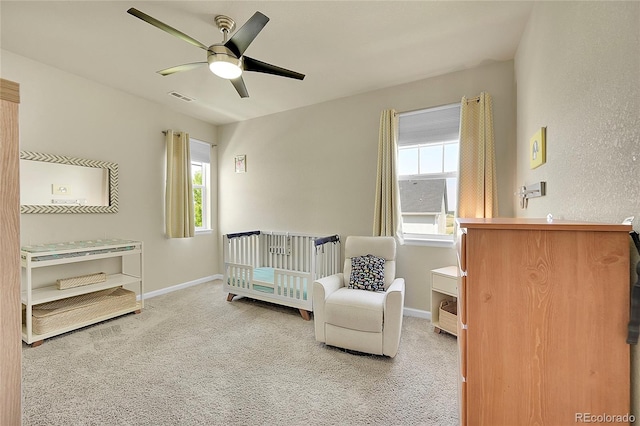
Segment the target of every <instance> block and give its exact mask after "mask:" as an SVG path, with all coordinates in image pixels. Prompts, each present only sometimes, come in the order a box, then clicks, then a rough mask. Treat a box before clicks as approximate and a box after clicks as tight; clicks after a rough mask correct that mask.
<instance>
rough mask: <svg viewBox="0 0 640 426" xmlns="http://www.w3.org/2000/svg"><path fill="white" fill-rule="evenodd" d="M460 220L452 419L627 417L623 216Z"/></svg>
mask: <svg viewBox="0 0 640 426" xmlns="http://www.w3.org/2000/svg"><path fill="white" fill-rule="evenodd" d="M458 225H459V229H460V236H459V239H458V256H459V266H460V272H461V280H460V283H459V286H458V347H459V367H460V386H459V397H460V423H461V424H462V425H490V426H499V425H509V426H513V425H553V426H560V425H575V424H576V423H586V421H585V419H587V417H589V418H590V419H591V420H592V421H591V423H594V421H593V420H598V419H599V418H598V417H596V416H625V415H627V423H628V415H629V411H630V347H629V345H628V344H627V343H626V333H627V324H628V321H629V293H630V281H631V279H630V267H629V231H631V226H629V225H610V224H593V223H579V222H567V221H554V222H553V223H547V221H546V220H544V219H543V220H535V219H533V220H532V219H459V220H458ZM616 419H617V420H622V423H624V420H625V418H624V417H620V418H616ZM601 420H602V421H601V423H607V421H606V420H607V419H606V418H605V417H602V419H601ZM597 423H600V422H597ZM608 423H611V418H609V421H608Z"/></svg>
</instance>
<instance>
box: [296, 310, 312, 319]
mask: <svg viewBox="0 0 640 426" xmlns="http://www.w3.org/2000/svg"><path fill="white" fill-rule="evenodd" d="M298 311H300V316H302V319H303V320H305V321H311V315H309V314H310V312H309V311H305V310H304V309H298Z"/></svg>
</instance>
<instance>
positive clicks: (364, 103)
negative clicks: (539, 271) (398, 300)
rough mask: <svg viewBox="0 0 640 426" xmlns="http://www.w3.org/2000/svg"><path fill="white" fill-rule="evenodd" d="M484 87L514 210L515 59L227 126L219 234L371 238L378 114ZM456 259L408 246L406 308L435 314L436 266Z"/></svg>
mask: <svg viewBox="0 0 640 426" xmlns="http://www.w3.org/2000/svg"><path fill="white" fill-rule="evenodd" d="M425 60H426V59H425ZM483 90H484V91H487V92H489V93H491V95H492V96H493V99H494V108H495V111H494V117H495V118H494V119H495V130H496V131H495V134H496V145H497V153H496V156H497V162H498V180H499V193H500V208H501V210H502V213H503V215H505V216H511V215H512V214H513V209H512V197H513V195H512V194H513V191H514V189H513V181H514V176H515V163H514V160H515V136H516V133H515V86H514V75H513V62H512V61H507V62H499V63H491V64H488V65H485V66H481V67H478V68H475V69H470V70H464V71H460V72H455V73H451V74H448V75H444V76H440V77H434V78H429V79H425V80H421V81H418V82H414V83H409V84H403V85H400V86H396V87H392V88H388V89H384V90H378V91H374V92H369V93H365V94H362V95H358V96H352V97H348V98H343V99H339V100H335V101H331V102H326V103H322V104H318V105H313V106H310V107H306V108H300V109H296V110H293V111H288V112H283V113H280V114H274V115H271V116H267V117H262V118H258V119H254V120H249V121H245V122H241V123H235V124H230V125H226V126H222V127H220V129H219V137H218V139H219V143H220V146H219V151H220V156H219V173H220V174H219V179H220V199H219V202H220V230H221V232H222V233H228V232H236V231H246V230H252V229H262V230H273V231H291V232H309V233H319V234H326V233H339V234H340V235H342V236H347V235H371V232H372V226H373V204H374V190H375V179H376V162H377V149H378V127H379V120H380V112H381V111H382V110H383V109H386V108H395V109H396V110H397V111H399V112H402V111H409V110H414V109H420V108H427V107H432V106H438V105H443V104H449V103H454V102H459V101H460V99H461V98H462V96H463V95H466V96H469V97H471V96H476V95H478V94H479V93H480V92H481V91H483ZM239 154H246V155H247V173H243V174H236V173H235V172H234V161H233V158H234V156H235V155H239ZM455 262H456V257H455V252H454V250H453V249H451V248H434V247H418V246H404V247H401V248H400V250H399V252H398V273H399V275H400V276H403V277H404V278H405V279H406V282H407V294H406V306H407V307H409V308H414V309H419V310H424V311H429V310H430V294H429V292H428V288H429V275H428V274H429V270H431V269H433V268H438V267H442V266H446V265H450V264H451V265H452V264H455Z"/></svg>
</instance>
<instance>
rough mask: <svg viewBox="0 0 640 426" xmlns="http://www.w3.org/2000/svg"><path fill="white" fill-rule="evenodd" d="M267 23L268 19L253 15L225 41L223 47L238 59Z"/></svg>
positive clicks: (258, 13) (259, 14) (261, 15)
mask: <svg viewBox="0 0 640 426" xmlns="http://www.w3.org/2000/svg"><path fill="white" fill-rule="evenodd" d="M267 22H269V18H267V17H266V16H265V15H263V14H262V13H260V12H256V13H254V14H253V16H252V17H251V18H249V20H248V21H247V22H245V24H244V25H243V26H242V28H240V29H239V30H238V31H236V32H235V33H234V34H233V36H232V37H231V38H230V39H229V40H227V42H226V43H225V44H224V45H225V47H226V48H227V49H229V50H231V51H232V52H233V53H234V55H236V56H237V57H238V58H239V57H240V56H242V54H243V53H244V51H245V50H247V47H249V45H250V44H251V42H252V41H253V39H255V38H256V36H257V35H258V33H259V32H260V31H262V29H263V28H264V26H265V25H267Z"/></svg>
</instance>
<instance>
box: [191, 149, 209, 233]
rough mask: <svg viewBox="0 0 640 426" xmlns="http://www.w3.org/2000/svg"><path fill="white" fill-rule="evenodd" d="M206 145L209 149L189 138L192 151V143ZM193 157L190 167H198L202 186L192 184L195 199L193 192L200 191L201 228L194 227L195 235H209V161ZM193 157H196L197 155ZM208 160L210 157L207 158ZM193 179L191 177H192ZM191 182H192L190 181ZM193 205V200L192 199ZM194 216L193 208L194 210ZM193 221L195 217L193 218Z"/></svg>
mask: <svg viewBox="0 0 640 426" xmlns="http://www.w3.org/2000/svg"><path fill="white" fill-rule="evenodd" d="M194 142H195V143H199V144H206V145H207V146H208V147H209V149H211V148H210V145H209V144H208V143H206V142H202V141H199V140H197V139H193V138H190V144H191V147H192V152H193V151H194V150H193V143H194ZM193 157H194V155H192V159H191V166H192V167H193V166H199V167H201V170H202V185H196V184H195V183H193V192H194V197H195V191H196V190H197V189H201V190H202V226H196V227H195V233H196V235H198V234H209V233H211V232H212V228H211V161H209V162H206V161H201V160H199V159H198V158H196V159H194V158H193ZM195 157H198V156H197V155H196V156H195ZM209 158H210V157H209ZM192 179H193V177H192ZM192 182H193V181H192ZM194 203H195V198H194ZM194 215H195V208H194ZM194 221H195V217H194Z"/></svg>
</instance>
